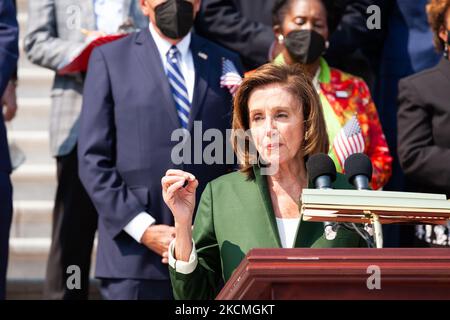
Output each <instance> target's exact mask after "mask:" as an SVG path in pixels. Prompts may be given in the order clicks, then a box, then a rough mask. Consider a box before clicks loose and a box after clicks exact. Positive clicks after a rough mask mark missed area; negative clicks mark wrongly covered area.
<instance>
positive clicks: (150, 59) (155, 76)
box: [135, 28, 180, 128]
mask: <svg viewBox="0 0 450 320" xmlns="http://www.w3.org/2000/svg"><path fill="white" fill-rule="evenodd" d="M135 52H136V55H137V58H138V60H139V62H140V64H141V66H142V69H143V70H144V72H145V74H147V76H148V80H149V83H154V84H155V85H157V86H159V87H160V90H158V91H159V92H161V96H162V98H163V100H164V102H165V105H166V107H165V108H164V110H166V112H167V113H168V116H169V117H170V119H171V120H172V122H173V123H174V125H175V126H176V127H177V128H178V127H180V121H179V120H178V114H177V109H176V106H175V102H174V100H173V97H172V93H171V91H170V86H169V81H168V80H167V75H166V73H165V72H164V67H163V65H162V61H161V57H160V55H159V52H158V49H157V48H156V44H155V42H154V41H153V38H152V36H151V34H150V30H149V29H148V28H146V29H144V30H142V31H141V32H139V33H137V34H136V51H135Z"/></svg>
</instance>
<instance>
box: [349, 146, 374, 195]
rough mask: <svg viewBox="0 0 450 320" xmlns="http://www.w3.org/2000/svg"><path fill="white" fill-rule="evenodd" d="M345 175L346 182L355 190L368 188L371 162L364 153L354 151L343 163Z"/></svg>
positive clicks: (370, 178) (370, 177) (370, 176)
mask: <svg viewBox="0 0 450 320" xmlns="http://www.w3.org/2000/svg"><path fill="white" fill-rule="evenodd" d="M344 169H345V175H346V176H347V179H348V182H349V183H351V184H352V185H354V186H355V188H356V189H357V190H370V188H369V183H370V180H372V170H373V169H372V162H371V161H370V159H369V157H368V156H366V155H365V154H364V153H354V154H352V155H351V156H349V157H348V158H347V159H346V160H345V163H344Z"/></svg>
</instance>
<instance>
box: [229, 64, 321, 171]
mask: <svg viewBox="0 0 450 320" xmlns="http://www.w3.org/2000/svg"><path fill="white" fill-rule="evenodd" d="M269 85H280V86H281V87H282V88H284V89H285V90H287V91H288V92H290V93H291V95H292V96H293V97H294V98H295V99H296V100H297V101H298V102H299V106H301V108H299V110H301V112H302V113H303V120H304V127H303V130H304V139H305V140H304V143H303V152H304V154H303V156H304V159H307V158H308V157H309V156H311V155H313V154H316V153H328V151H329V142H328V134H327V129H326V125H325V120H324V116H323V111H322V106H321V104H320V98H319V95H318V94H317V91H316V89H315V88H314V86H313V84H312V81H311V78H310V76H309V75H308V74H307V72H306V71H305V70H304V68H303V67H302V66H301V65H300V64H294V65H276V64H272V63H268V64H265V65H263V66H261V67H259V68H258V69H256V71H254V72H253V73H251V74H250V76H248V77H246V78H245V79H244V81H243V82H242V84H241V86H240V87H239V90H238V91H237V93H236V96H235V98H234V101H233V125H232V128H233V134H232V145H233V150H234V152H235V153H236V156H237V157H238V159H239V160H240V163H241V172H244V173H245V174H246V175H247V177H248V178H250V179H252V178H253V171H252V168H253V165H252V158H251V157H252V155H251V154H250V152H249V147H248V146H245V147H244V148H243V149H242V148H240V146H241V144H240V143H242V140H241V141H239V139H240V137H239V135H238V133H239V132H242V131H244V132H245V131H247V130H249V129H250V120H249V110H248V101H249V99H250V96H251V94H252V93H253V91H255V90H256V89H259V88H263V87H266V86H269Z"/></svg>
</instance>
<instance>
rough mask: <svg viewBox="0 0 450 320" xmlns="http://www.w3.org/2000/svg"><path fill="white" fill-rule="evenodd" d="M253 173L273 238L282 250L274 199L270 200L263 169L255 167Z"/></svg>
mask: <svg viewBox="0 0 450 320" xmlns="http://www.w3.org/2000/svg"><path fill="white" fill-rule="evenodd" d="M253 172H254V174H255V181H256V184H257V186H258V189H259V193H260V196H261V200H262V202H263V203H264V208H265V215H266V221H267V222H269V224H270V226H271V230H272V234H271V236H272V238H273V240H274V243H276V244H277V246H278V248H281V247H282V246H281V240H280V234H279V232H278V227H277V222H276V220H275V212H274V211H273V206H272V199H271V198H270V192H269V187H268V185H267V180H266V176H263V175H261V169H260V168H259V167H258V166H253Z"/></svg>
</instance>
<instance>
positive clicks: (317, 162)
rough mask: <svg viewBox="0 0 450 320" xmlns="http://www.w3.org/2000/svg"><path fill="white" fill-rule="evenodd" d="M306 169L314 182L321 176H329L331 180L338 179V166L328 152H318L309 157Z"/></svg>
mask: <svg viewBox="0 0 450 320" xmlns="http://www.w3.org/2000/svg"><path fill="white" fill-rule="evenodd" d="M306 170H307V172H308V176H309V180H310V181H311V182H312V183H314V181H316V179H317V178H318V177H320V176H329V177H330V179H331V182H333V181H335V180H336V166H335V165H334V162H333V160H332V159H331V158H330V157H329V156H328V155H327V154H324V153H317V154H315V155H312V156H311V157H309V159H308V161H307V162H306Z"/></svg>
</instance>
